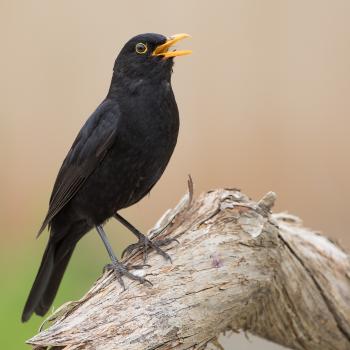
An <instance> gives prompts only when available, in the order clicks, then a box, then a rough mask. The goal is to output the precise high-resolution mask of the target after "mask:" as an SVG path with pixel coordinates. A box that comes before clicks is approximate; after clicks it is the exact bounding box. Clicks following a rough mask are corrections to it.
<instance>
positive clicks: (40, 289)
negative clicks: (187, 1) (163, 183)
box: [22, 33, 191, 322]
mask: <svg viewBox="0 0 350 350" xmlns="http://www.w3.org/2000/svg"><path fill="white" fill-rule="evenodd" d="M187 37H189V35H187V34H177V35H173V36H171V37H165V36H163V35H160V34H154V33H147V34H141V35H137V36H135V37H133V38H132V39H130V40H129V41H128V42H127V43H126V44H125V46H124V47H123V48H122V50H121V52H120V53H119V55H118V56H117V58H116V60H115V64H114V68H113V76H112V81H111V84H110V88H109V91H108V94H107V96H106V98H105V99H104V100H103V102H102V103H101V104H100V105H99V106H98V107H97V109H96V110H95V112H94V113H92V115H91V116H90V117H89V118H88V120H87V121H86V123H85V124H84V126H83V127H82V129H81V130H80V132H79V133H78V136H77V137H76V139H75V141H74V143H73V145H72V147H71V149H70V150H69V152H68V154H67V156H66V158H65V159H64V161H63V164H62V166H61V168H60V170H59V172H58V175H57V178H56V182H55V184H54V187H53V190H52V194H51V198H50V202H49V209H48V213H47V215H46V217H45V219H44V222H43V224H42V226H41V228H40V230H39V232H38V235H40V234H41V233H42V231H43V230H44V229H45V227H46V226H48V227H49V231H50V236H49V240H48V243H47V246H46V249H45V252H44V255H43V257H42V261H41V264H40V268H39V271H38V273H37V276H36V278H35V281H34V284H33V286H32V289H31V291H30V293H29V296H28V299H27V302H26V304H25V306H24V310H23V314H22V321H23V322H25V321H27V320H28V319H29V318H30V316H31V315H32V314H33V313H36V314H37V315H40V316H43V315H44V314H45V313H46V312H47V311H48V309H49V308H50V306H51V304H52V302H53V300H54V298H55V296H56V293H57V290H58V287H59V284H60V282H61V280H62V277H63V274H64V271H65V270H66V267H67V265H68V262H69V259H70V258H71V256H72V253H73V250H74V248H75V246H76V244H77V243H78V241H79V240H80V239H81V238H82V237H83V236H84V235H85V234H86V233H87V232H88V231H90V230H91V229H92V228H96V230H97V232H98V234H99V235H100V237H101V239H102V241H103V243H104V245H105V247H106V249H107V252H108V254H109V256H110V258H111V264H109V265H108V266H109V268H112V269H113V270H114V272H115V274H116V276H117V278H118V280H119V282H120V283H121V284H122V286H124V283H123V280H122V276H126V277H128V278H131V279H134V280H138V281H140V282H141V283H143V282H145V281H146V280H145V279H144V278H143V277H138V276H135V275H133V274H132V273H130V272H129V271H128V269H127V267H125V266H124V265H123V264H122V263H121V262H119V261H118V259H117V257H116V255H115V254H114V252H113V250H112V247H111V245H110V243H109V242H108V240H107V237H106V234H105V232H104V229H103V224H104V223H105V222H106V220H108V219H109V218H111V217H115V218H116V219H117V220H118V221H120V222H121V223H122V224H123V225H124V226H126V227H127V228H128V229H129V230H131V232H133V233H134V234H135V235H136V236H137V238H138V243H137V244H133V245H131V246H130V247H129V248H127V249H126V252H130V251H132V250H133V249H135V248H137V247H141V248H144V249H145V250H146V249H147V247H150V248H153V249H155V250H156V251H157V252H158V253H159V254H161V255H162V256H164V257H165V258H167V259H169V256H168V254H167V253H165V252H164V251H163V250H162V249H161V248H160V247H161V246H162V245H164V244H167V243H169V240H163V241H161V240H158V241H154V242H151V241H150V240H149V239H148V238H146V236H144V235H143V234H142V233H141V232H139V231H138V230H137V229H136V228H135V227H134V226H132V225H131V224H130V223H129V222H128V221H126V220H125V219H124V218H123V217H121V216H120V215H119V214H118V213H117V212H118V211H119V210H121V209H123V208H126V207H129V206H131V205H133V204H134V203H136V202H138V201H139V200H140V199H142V198H143V197H144V196H145V195H146V194H148V193H149V192H150V190H151V188H152V187H153V186H154V185H155V183H156V182H157V181H158V180H159V178H160V176H161V175H162V173H163V172H164V170H165V168H166V166H167V164H168V162H169V159H170V157H171V155H172V153H173V151H174V148H175V145H176V141H177V136H178V130H179V113H178V108H177V105H176V101H175V97H174V94H173V90H172V87H171V74H172V67H173V58H174V57H176V56H181V55H187V54H189V53H191V51H189V50H182V51H176V50H171V47H172V46H173V45H174V44H175V43H177V42H178V41H179V40H181V39H184V38H187Z"/></svg>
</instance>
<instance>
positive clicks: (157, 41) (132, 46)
mask: <svg viewBox="0 0 350 350" xmlns="http://www.w3.org/2000/svg"><path fill="white" fill-rule="evenodd" d="M188 37H189V35H188V34H176V35H173V36H171V37H165V36H164V35H161V34H155V33H147V34H140V35H137V36H135V37H133V38H132V39H130V40H129V41H128V42H127V43H126V44H125V45H124V47H123V48H122V50H121V51H120V53H119V55H118V57H117V59H116V61H115V65H114V72H115V73H117V74H122V75H123V76H127V77H128V78H131V79H133V78H136V79H146V78H150V79H152V78H153V79H157V78H160V79H170V75H171V71H172V66H173V58H174V57H176V56H183V55H188V54H190V53H191V51H190V50H181V51H177V50H171V48H172V46H173V45H174V44H175V43H177V42H178V41H180V40H182V39H185V38H188Z"/></svg>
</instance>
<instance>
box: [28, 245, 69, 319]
mask: <svg viewBox="0 0 350 350" xmlns="http://www.w3.org/2000/svg"><path fill="white" fill-rule="evenodd" d="M62 243H63V242H62ZM61 248H63V247H61V246H60V244H59V243H58V244H57V243H52V242H50V241H49V242H48V244H47V247H46V249H45V252H44V255H43V258H42V260H41V264H40V268H39V271H38V273H37V275H36V278H35V281H34V284H33V286H32V289H31V290H30V293H29V296H28V299H27V302H26V304H25V306H24V310H23V313H22V322H25V321H28V320H29V318H30V316H31V315H32V314H33V312H35V313H36V314H37V315H39V316H43V315H45V313H46V312H47V311H48V309H49V308H50V306H51V304H52V302H53V299H54V298H55V296H56V293H57V290H58V287H59V285H60V282H61V280H62V277H63V274H64V272H65V270H66V268H67V265H68V262H69V260H70V258H71V256H72V254H73V251H74V248H75V244H74V245H73V246H71V247H69V248H68V249H67V248H66V247H65V249H61Z"/></svg>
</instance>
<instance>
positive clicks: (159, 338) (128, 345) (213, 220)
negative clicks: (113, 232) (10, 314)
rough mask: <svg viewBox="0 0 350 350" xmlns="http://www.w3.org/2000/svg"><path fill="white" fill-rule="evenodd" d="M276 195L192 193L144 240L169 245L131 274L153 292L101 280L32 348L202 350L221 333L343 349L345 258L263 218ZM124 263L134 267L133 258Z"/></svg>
mask: <svg viewBox="0 0 350 350" xmlns="http://www.w3.org/2000/svg"><path fill="white" fill-rule="evenodd" d="M274 200H275V194H274V193H272V192H270V193H268V194H267V195H266V196H265V197H264V198H263V199H262V200H260V201H259V202H258V203H255V202H253V201H251V200H249V199H248V198H247V197H246V196H245V195H244V194H242V193H241V192H239V191H238V190H236V189H223V190H215V191H210V192H207V193H205V194H202V195H201V196H200V197H199V198H198V199H197V200H196V201H194V202H192V190H191V191H190V193H189V194H188V195H186V196H185V197H184V198H183V199H182V200H181V201H180V203H179V204H178V205H177V206H176V208H175V209H173V210H169V211H168V212H166V213H165V215H164V216H163V217H162V218H161V219H160V221H159V222H158V224H157V225H156V227H155V228H154V229H153V230H152V231H151V232H150V236H151V237H152V238H153V239H157V238H165V237H166V238H176V239H177V240H178V241H179V244H177V243H172V244H171V245H170V246H169V247H167V249H168V253H169V254H170V255H171V256H172V258H173V263H172V264H169V263H166V262H164V260H163V259H162V257H160V256H158V255H156V254H154V253H151V254H150V256H149V261H148V263H149V264H150V265H151V266H150V267H147V268H143V269H142V270H134V271H133V273H135V274H142V275H143V276H145V277H146V278H147V279H148V280H150V281H151V282H152V283H153V287H150V286H147V285H140V284H138V283H137V282H135V281H129V280H127V279H125V284H126V291H125V292H123V291H122V289H121V287H120V286H119V284H118V282H117V281H116V280H115V278H114V276H113V275H111V274H110V273H105V274H104V275H103V276H102V277H101V278H100V279H99V280H98V281H97V282H96V283H95V284H94V286H93V287H92V288H91V290H90V291H89V292H88V293H87V294H86V295H85V296H84V297H83V298H82V299H81V300H79V301H78V302H70V303H67V304H65V305H63V307H61V308H60V309H59V310H58V311H57V312H56V313H55V314H54V315H53V316H52V317H51V320H50V322H51V323H52V324H51V325H50V327H49V328H48V329H46V330H44V331H42V332H40V333H39V334H38V335H36V336H35V337H33V338H32V339H30V340H28V344H31V345H33V347H34V348H35V349H47V348H48V347H50V346H51V347H55V349H65V350H68V349H69V350H72V349H74V350H77V349H79V350H80V349H103V350H108V349H128V350H141V349H148V350H151V349H152V350H155V349H157V350H167V349H177V350H185V349H204V348H205V347H206V344H207V343H208V342H211V341H215V340H216V337H217V336H218V335H219V334H220V333H221V332H223V331H225V330H234V331H238V330H245V331H249V332H251V333H253V334H256V335H259V336H261V337H263V338H266V339H269V340H271V341H274V342H276V343H279V344H281V345H284V346H286V347H289V348H291V349H310V350H311V349H322V350H331V349H339V350H346V349H350V258H349V255H348V254H347V253H346V252H345V251H344V250H343V249H341V248H340V247H339V246H338V245H337V244H335V243H334V242H332V241H330V240H329V239H327V238H326V237H324V236H321V235H319V234H317V233H314V232H312V231H311V230H309V229H306V228H304V227H302V225H301V222H300V220H299V219H298V218H296V217H294V216H292V215H288V214H284V213H281V214H271V213H270V208H271V207H272V206H273V204H274ZM125 262H126V263H128V264H130V265H137V264H140V263H141V262H142V253H141V252H136V253H135V254H133V255H132V256H129V257H128V258H127V259H126V260H125Z"/></svg>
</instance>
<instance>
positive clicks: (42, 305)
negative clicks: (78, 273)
mask: <svg viewBox="0 0 350 350" xmlns="http://www.w3.org/2000/svg"><path fill="white" fill-rule="evenodd" d="M73 250H74V248H72V249H70V250H69V251H68V252H66V255H65V256H64V257H63V258H61V260H60V261H58V262H57V263H55V265H54V268H53V271H52V274H51V277H50V279H49V283H48V285H47V288H46V289H45V292H44V294H43V295H42V298H41V300H40V302H39V304H38V306H37V307H36V308H35V313H36V314H37V315H39V316H44V315H45V314H46V312H47V311H48V310H49V308H50V306H51V305H52V303H53V300H54V299H55V296H56V294H57V291H58V287H59V286H60V283H61V281H62V278H63V275H64V272H65V271H66V268H67V265H68V263H69V260H70V258H71V256H72V254H73Z"/></svg>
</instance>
